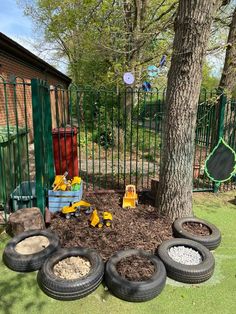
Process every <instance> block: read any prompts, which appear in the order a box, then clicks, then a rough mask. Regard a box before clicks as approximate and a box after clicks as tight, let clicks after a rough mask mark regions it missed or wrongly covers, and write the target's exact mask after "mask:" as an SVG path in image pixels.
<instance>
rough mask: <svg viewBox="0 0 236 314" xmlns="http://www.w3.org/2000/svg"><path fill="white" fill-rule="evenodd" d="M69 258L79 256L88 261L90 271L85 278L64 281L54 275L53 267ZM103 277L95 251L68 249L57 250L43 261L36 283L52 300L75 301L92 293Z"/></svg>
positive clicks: (102, 270) (102, 265)
mask: <svg viewBox="0 0 236 314" xmlns="http://www.w3.org/2000/svg"><path fill="white" fill-rule="evenodd" d="M71 256H80V257H82V258H83V257H84V258H86V259H88V260H89V262H90V263H91V269H90V271H89V273H88V274H87V275H86V276H84V277H82V278H78V279H72V280H66V279H62V278H60V277H58V276H56V275H55V274H54V272H53V268H54V265H56V264H57V263H58V262H59V261H61V260H63V259H65V258H68V257H71ZM103 275H104V263H103V261H102V258H101V257H100V255H99V254H98V253H97V252H96V251H95V250H92V249H87V248H68V249H60V250H58V251H57V252H55V253H54V254H53V255H51V256H50V257H49V258H48V259H47V260H46V261H45V263H44V264H43V266H42V268H41V269H40V270H39V272H38V276H37V281H38V284H39V287H40V288H41V290H42V291H43V292H44V293H45V294H47V295H48V296H50V297H52V298H54V299H57V300H76V299H80V298H83V297H85V296H87V295H88V294H90V293H91V292H93V291H94V290H95V289H96V288H97V287H98V286H99V284H100V283H101V281H102V280H103Z"/></svg>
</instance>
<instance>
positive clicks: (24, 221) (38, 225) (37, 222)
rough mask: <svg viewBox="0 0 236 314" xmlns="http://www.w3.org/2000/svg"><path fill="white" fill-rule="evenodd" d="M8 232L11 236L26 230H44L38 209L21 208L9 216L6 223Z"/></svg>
mask: <svg viewBox="0 0 236 314" xmlns="http://www.w3.org/2000/svg"><path fill="white" fill-rule="evenodd" d="M8 227H9V231H10V233H11V234H13V235H17V234H20V233H22V232H24V231H27V230H35V229H45V223H44V219H43V216H42V214H41V212H40V209H39V208H37V207H31V208H22V209H19V210H17V211H16V212H15V213H13V214H11V215H10V217H9V221H8Z"/></svg>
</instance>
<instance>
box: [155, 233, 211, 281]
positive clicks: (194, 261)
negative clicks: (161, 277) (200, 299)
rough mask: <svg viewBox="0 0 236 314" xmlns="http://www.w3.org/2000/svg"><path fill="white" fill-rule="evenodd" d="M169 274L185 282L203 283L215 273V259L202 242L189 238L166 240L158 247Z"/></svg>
mask: <svg viewBox="0 0 236 314" xmlns="http://www.w3.org/2000/svg"><path fill="white" fill-rule="evenodd" d="M158 255H159V257H160V259H161V260H162V262H163V263H164V265H165V267H166V271H167V276H168V277H170V278H172V279H174V280H176V281H180V282H184V283H192V284H193V283H201V282H204V281H206V280H208V279H209V278H211V276H212V275H213V272H214V268H215V259H214V256H213V255H212V253H211V252H210V251H209V250H208V249H207V248H206V247H205V246H203V245H202V244H200V243H198V242H195V241H192V240H188V239H171V240H168V241H164V242H163V243H162V244H161V245H160V246H159V248H158Z"/></svg>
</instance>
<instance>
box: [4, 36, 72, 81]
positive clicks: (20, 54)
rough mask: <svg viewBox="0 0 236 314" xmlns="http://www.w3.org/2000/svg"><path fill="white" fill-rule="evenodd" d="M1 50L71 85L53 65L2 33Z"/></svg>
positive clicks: (65, 76) (67, 78) (68, 79)
mask: <svg viewBox="0 0 236 314" xmlns="http://www.w3.org/2000/svg"><path fill="white" fill-rule="evenodd" d="M0 50H4V51H6V52H8V53H10V54H12V55H14V56H15V57H17V58H20V59H23V60H25V61H27V62H29V63H31V64H33V65H34V66H35V67H37V68H38V69H40V70H41V71H45V72H47V73H49V74H52V75H55V76H57V77H59V78H61V79H62V80H64V81H66V82H67V83H68V85H69V84H70V83H71V81H72V80H71V78H69V77H68V76H67V75H65V74H63V73H62V72H60V71H59V70H57V69H56V68H54V67H53V66H52V65H50V64H49V63H47V62H46V61H44V60H42V59H41V58H39V57H37V56H36V55H35V54H33V53H32V52H30V51H29V50H27V49H26V48H24V47H23V46H21V45H20V44H18V43H17V42H16V41H14V40H12V39H11V38H9V37H7V36H6V35H5V34H3V33H1V32H0Z"/></svg>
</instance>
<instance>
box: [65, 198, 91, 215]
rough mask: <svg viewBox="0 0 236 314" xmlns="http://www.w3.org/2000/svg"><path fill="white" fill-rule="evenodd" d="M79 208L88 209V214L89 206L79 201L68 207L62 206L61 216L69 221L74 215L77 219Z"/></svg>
mask: <svg viewBox="0 0 236 314" xmlns="http://www.w3.org/2000/svg"><path fill="white" fill-rule="evenodd" d="M81 207H89V208H88V209H89V212H90V211H91V204H90V203H88V202H85V201H79V202H75V203H73V204H70V205H69V206H64V207H63V208H62V209H61V212H62V214H64V215H65V216H66V219H70V217H71V216H72V215H75V217H78V216H79V215H80V209H81Z"/></svg>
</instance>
